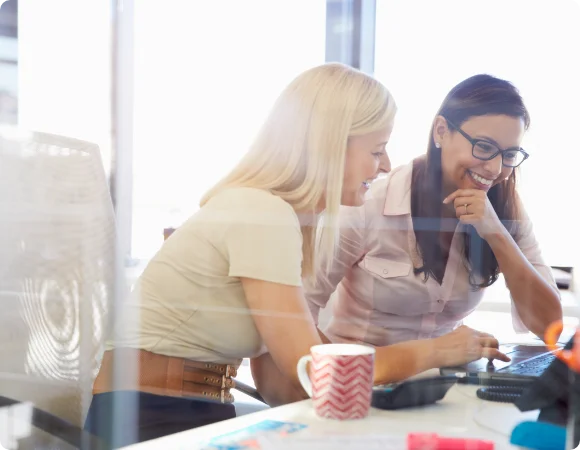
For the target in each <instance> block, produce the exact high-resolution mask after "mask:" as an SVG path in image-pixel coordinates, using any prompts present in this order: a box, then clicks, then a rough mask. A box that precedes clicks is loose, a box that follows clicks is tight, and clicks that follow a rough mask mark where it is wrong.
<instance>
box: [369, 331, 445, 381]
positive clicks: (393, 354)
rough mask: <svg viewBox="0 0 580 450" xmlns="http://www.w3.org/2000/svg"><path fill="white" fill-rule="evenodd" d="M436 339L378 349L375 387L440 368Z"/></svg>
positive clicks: (402, 343) (408, 342)
mask: <svg viewBox="0 0 580 450" xmlns="http://www.w3.org/2000/svg"><path fill="white" fill-rule="evenodd" d="M436 347H437V346H436V340H435V339H421V340H416V341H407V342H401V343H399V344H393V345H389V346H386V347H377V348H376V355H375V385H376V384H386V383H393V382H397V381H401V380H404V379H405V378H409V377H411V376H413V375H416V374H418V373H421V372H424V371H426V370H429V369H433V368H436V367H439V366H440V365H441V364H440V361H439V358H438V351H437V348H436Z"/></svg>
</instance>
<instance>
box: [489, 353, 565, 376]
mask: <svg viewBox="0 0 580 450" xmlns="http://www.w3.org/2000/svg"><path fill="white" fill-rule="evenodd" d="M554 359H556V356H555V355H554V354H553V353H545V354H543V355H539V356H537V357H535V358H532V359H527V360H526V361H522V362H521V363H518V364H514V365H511V366H508V367H504V368H503V369H499V370H497V372H501V373H513V374H515V375H527V376H540V375H541V374H542V373H544V371H545V370H546V369H547V368H548V366H549V365H550V364H551V363H552V361H554Z"/></svg>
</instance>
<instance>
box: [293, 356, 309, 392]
mask: <svg viewBox="0 0 580 450" xmlns="http://www.w3.org/2000/svg"><path fill="white" fill-rule="evenodd" d="M311 362H312V356H310V355H306V356H303V357H302V358H300V359H299V360H298V364H296V371H297V372H298V381H300V384H301V385H302V387H303V388H304V390H305V391H306V393H307V394H308V396H309V397H312V381H310V377H309V376H308V370H306V365H307V364H308V363H311Z"/></svg>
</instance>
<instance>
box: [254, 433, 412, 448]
mask: <svg viewBox="0 0 580 450" xmlns="http://www.w3.org/2000/svg"><path fill="white" fill-rule="evenodd" d="M258 442H259V445H260V450H298V449H300V450H343V449H344V450H353V449H354V450H356V449H361V450H362V449H364V450H404V449H405V448H407V443H406V437H405V436H387V435H378V434H377V435H368V434H365V435H352V434H349V435H321V436H292V437H290V436H289V437H286V438H280V437H278V436H260V437H259V438H258Z"/></svg>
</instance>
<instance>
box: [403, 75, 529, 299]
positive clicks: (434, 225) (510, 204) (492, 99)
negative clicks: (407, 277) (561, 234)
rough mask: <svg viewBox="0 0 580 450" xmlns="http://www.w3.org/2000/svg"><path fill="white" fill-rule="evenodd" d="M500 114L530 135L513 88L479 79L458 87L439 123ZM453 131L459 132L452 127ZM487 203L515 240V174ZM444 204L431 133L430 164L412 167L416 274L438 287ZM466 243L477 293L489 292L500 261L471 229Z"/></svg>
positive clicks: (458, 122) (466, 258)
mask: <svg viewBox="0 0 580 450" xmlns="http://www.w3.org/2000/svg"><path fill="white" fill-rule="evenodd" d="M500 114H503V115H507V116H510V117H519V118H522V119H523V121H524V126H525V129H526V130H527V129H528V127H529V125H530V116H529V113H528V110H527V109H526V107H525V105H524V102H523V99H522V97H521V96H520V93H519V92H518V90H517V89H516V88H515V86H513V85H512V84H511V83H510V82H508V81H505V80H501V79H499V78H495V77H492V76H490V75H475V76H473V77H470V78H468V79H466V80H464V81H462V82H461V83H459V84H458V85H457V86H455V87H454V88H453V89H452V90H451V92H449V94H447V97H445V100H443V103H442V104H441V107H440V108H439V110H438V111H437V114H436V117H437V116H443V117H444V118H445V119H447V120H448V121H450V122H452V123H453V124H454V125H456V126H458V127H460V126H461V125H462V124H463V123H464V122H465V121H467V120H468V119H469V118H471V117H475V116H485V115H500ZM433 126H434V123H433ZM449 129H450V131H451V132H455V130H454V128H453V127H452V126H449ZM488 198H489V200H490V203H491V204H492V206H493V208H494V209H495V212H496V213H497V215H498V217H499V219H500V220H501V221H502V223H503V224H504V226H506V229H508V230H509V232H510V233H511V235H512V236H514V237H515V235H516V234H517V220H518V219H519V212H518V200H517V195H516V169H514V170H513V171H512V174H511V175H510V177H509V178H508V179H507V180H504V181H502V182H501V183H499V184H497V185H495V186H494V187H492V188H491V189H490V190H489V192H488ZM442 202H443V175H442V171H441V149H438V148H437V147H435V140H434V139H433V127H431V130H430V133H429V144H428V148H427V155H426V158H419V159H417V160H415V161H414V163H413V180H412V189H411V216H412V220H413V228H414V230H415V236H416V239H417V251H418V253H419V255H421V257H422V259H423V266H422V267H420V268H418V269H415V273H416V274H419V273H423V274H424V275H425V280H427V279H428V278H429V277H433V278H434V279H435V280H436V281H438V282H439V283H441V282H442V275H441V274H442V273H443V272H441V271H438V270H436V269H437V267H439V268H440V266H441V264H442V261H443V252H442V249H441V244H440V242H439V234H440V232H441V231H442V228H441V227H442V221H441V212H442V207H443V205H442ZM464 242H465V245H464V255H463V262H464V264H465V266H466V267H467V269H468V271H469V283H470V284H471V286H472V287H473V288H474V289H479V288H482V287H487V286H491V285H492V284H493V283H494V282H495V281H496V280H497V278H498V275H499V267H498V263H497V259H496V257H495V255H494V254H493V251H492V250H491V247H490V246H489V244H488V243H487V242H486V241H485V240H484V239H481V237H480V236H479V235H478V234H477V232H476V231H475V229H474V228H473V226H467V227H466V233H465V236H464Z"/></svg>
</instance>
